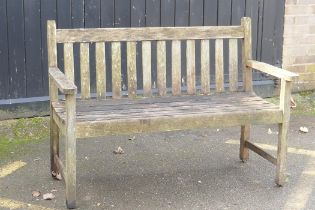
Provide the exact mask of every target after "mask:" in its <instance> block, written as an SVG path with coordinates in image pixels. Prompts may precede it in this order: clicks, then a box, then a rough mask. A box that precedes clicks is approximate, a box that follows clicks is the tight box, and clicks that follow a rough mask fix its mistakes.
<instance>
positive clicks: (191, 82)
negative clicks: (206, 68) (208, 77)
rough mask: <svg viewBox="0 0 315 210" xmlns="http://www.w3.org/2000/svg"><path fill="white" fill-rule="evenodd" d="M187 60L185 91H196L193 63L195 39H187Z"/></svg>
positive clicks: (192, 92)
mask: <svg viewBox="0 0 315 210" xmlns="http://www.w3.org/2000/svg"><path fill="white" fill-rule="evenodd" d="M186 60H187V93H188V94H190V95H192V94H195V93H196V65H195V41H194V40H187V47H186Z"/></svg>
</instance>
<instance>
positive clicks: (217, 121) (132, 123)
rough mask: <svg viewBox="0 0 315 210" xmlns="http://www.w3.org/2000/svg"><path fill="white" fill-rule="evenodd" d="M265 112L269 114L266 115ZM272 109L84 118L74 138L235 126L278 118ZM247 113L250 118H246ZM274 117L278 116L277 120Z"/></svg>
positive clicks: (267, 122) (269, 121) (264, 122)
mask: <svg viewBox="0 0 315 210" xmlns="http://www.w3.org/2000/svg"><path fill="white" fill-rule="evenodd" d="M266 113H269V114H266ZM277 113H278V112H276V111H270V112H255V115H252V114H253V113H251V112H246V111H244V112H243V113H229V114H227V115H224V114H223V115H220V114H213V113H211V114H209V115H208V114H202V113H199V114H194V115H193V116H189V115H188V116H186V117H179V118H175V117H171V118H170V117H165V118H155V117H153V116H152V117H150V118H148V119H131V118H129V119H126V120H124V121H122V120H116V121H112V122H108V121H107V120H106V121H101V120H98V121H87V122H79V123H78V124H77V130H78V132H77V133H76V135H77V138H84V137H88V136H89V137H93V136H94V137H96V136H104V135H113V134H131V133H144V132H162V131H172V130H186V129H197V128H213V127H226V126H236V125H239V124H243V123H255V124H270V123H271V122H272V123H274V122H278V121H279V116H280V115H279V114H277ZM249 116H251V117H252V119H249ZM277 118H278V119H277Z"/></svg>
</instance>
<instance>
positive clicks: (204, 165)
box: [0, 116, 315, 210]
mask: <svg viewBox="0 0 315 210" xmlns="http://www.w3.org/2000/svg"><path fill="white" fill-rule="evenodd" d="M300 126H306V127H307V128H308V129H309V133H306V134H302V133H300V132H299V128H300ZM269 129H270V130H271V132H269V133H268V130H269ZM276 131H277V126H276V125H274V126H269V125H268V126H264V125H263V126H253V130H252V141H253V142H257V143H261V144H263V145H262V146H263V147H268V148H269V149H272V148H274V147H270V146H268V145H274V146H275V145H277V134H276ZM239 135H240V128H238V127H233V128H225V129H203V130H193V131H178V132H167V133H157V134H141V135H136V136H135V138H134V139H132V140H128V139H129V138H130V137H132V136H111V137H103V138H92V139H83V140H79V141H78V148H77V173H78V175H77V183H78V188H77V198H78V209H315V190H313V189H315V138H314V136H315V117H314V116H313V117H311V116H303V117H292V123H291V127H290V133H289V147H290V148H289V153H288V175H289V178H288V183H287V185H285V186H284V187H281V188H279V187H277V186H276V185H275V183H274V177H275V166H273V165H272V164H270V163H269V162H267V161H265V160H263V159H262V158H261V157H259V156H258V155H256V154H254V153H252V152H251V153H250V160H249V161H248V162H246V163H242V162H241V161H240V160H239V158H238V155H239V154H238V151H239V146H238V145H237V143H238V141H237V140H238V138H239ZM265 144H267V145H265ZM61 145H62V146H63V141H62V142H61ZM119 146H120V147H121V148H122V149H123V150H124V152H125V153H124V154H122V155H115V154H113V151H114V150H115V149H117V147H119ZM21 147H23V148H22V151H24V152H22V153H20V154H19V155H16V156H14V157H12V158H4V159H1V160H0V168H1V167H3V166H5V165H6V164H9V163H12V162H14V161H19V160H21V161H23V162H25V163H26V165H25V166H24V167H22V168H20V169H19V170H16V171H15V172H14V173H12V174H10V175H8V176H6V177H3V178H0V209H10V208H9V206H10V205H11V209H46V210H49V209H65V196H64V194H65V190H64V186H63V182H60V181H54V180H52V179H51V176H50V173H49V140H48V139H47V140H45V141H43V142H42V143H39V144H38V143H37V144H28V145H21ZM268 151H269V152H270V153H272V154H275V151H274V150H268ZM61 154H63V152H62V153H61ZM34 190H38V191H40V192H41V193H46V192H50V191H51V190H55V191H54V192H53V193H54V194H55V196H56V198H55V199H53V200H50V201H46V200H42V199H41V198H40V199H38V200H37V199H34V198H32V191H34ZM16 203H18V204H20V206H19V205H15V204H16ZM14 205H15V207H14ZM1 206H2V207H1ZM6 206H7V207H6Z"/></svg>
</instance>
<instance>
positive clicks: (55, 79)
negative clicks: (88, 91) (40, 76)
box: [49, 67, 77, 100]
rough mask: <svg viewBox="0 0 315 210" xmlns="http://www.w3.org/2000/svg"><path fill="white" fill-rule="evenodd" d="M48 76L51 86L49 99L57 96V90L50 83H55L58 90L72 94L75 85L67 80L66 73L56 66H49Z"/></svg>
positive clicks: (74, 90) (74, 91)
mask: <svg viewBox="0 0 315 210" xmlns="http://www.w3.org/2000/svg"><path fill="white" fill-rule="evenodd" d="M49 78H50V79H51V80H50V86H51V91H50V93H51V94H52V95H50V96H51V99H52V100H55V99H57V98H58V92H57V91H56V88H55V87H53V86H52V85H56V86H57V87H58V88H59V90H60V91H61V92H62V93H64V94H74V93H76V91H77V87H76V86H75V85H74V84H73V82H71V81H70V80H68V78H67V77H66V75H64V74H63V73H62V72H61V71H60V70H59V69H58V68H56V67H51V68H49Z"/></svg>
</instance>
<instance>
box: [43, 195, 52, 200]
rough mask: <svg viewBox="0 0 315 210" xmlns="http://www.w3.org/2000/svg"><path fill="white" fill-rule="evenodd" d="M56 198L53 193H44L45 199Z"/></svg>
mask: <svg viewBox="0 0 315 210" xmlns="http://www.w3.org/2000/svg"><path fill="white" fill-rule="evenodd" d="M54 198H55V195H54V194H52V193H45V194H44V195H43V199H44V200H52V199H54Z"/></svg>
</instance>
